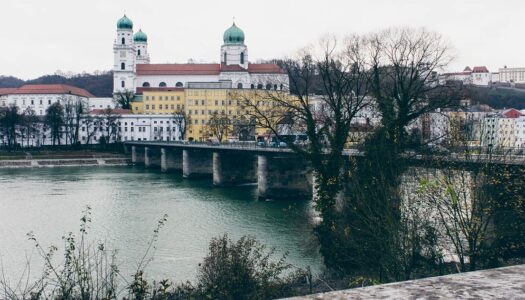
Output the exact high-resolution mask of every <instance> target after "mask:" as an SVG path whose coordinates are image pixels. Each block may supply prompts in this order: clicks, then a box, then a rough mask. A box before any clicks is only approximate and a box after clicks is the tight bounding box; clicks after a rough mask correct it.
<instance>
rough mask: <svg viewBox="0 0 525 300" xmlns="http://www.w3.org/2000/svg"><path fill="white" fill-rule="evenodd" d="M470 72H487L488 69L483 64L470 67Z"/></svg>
mask: <svg viewBox="0 0 525 300" xmlns="http://www.w3.org/2000/svg"><path fill="white" fill-rule="evenodd" d="M472 73H489V69H487V67H485V66H481V67H474V69H472Z"/></svg>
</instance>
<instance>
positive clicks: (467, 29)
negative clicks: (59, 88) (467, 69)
mask: <svg viewBox="0 0 525 300" xmlns="http://www.w3.org/2000/svg"><path fill="white" fill-rule="evenodd" d="M124 13H126V14H127V16H128V17H129V18H130V19H131V20H132V21H133V23H134V30H135V31H137V30H138V29H139V28H142V30H143V31H144V32H145V33H146V34H147V35H148V38H149V40H148V43H149V52H150V56H151V62H152V63H165V62H173V63H174V62H178V63H184V62H187V60H188V59H189V58H194V59H195V60H197V61H206V62H217V61H218V60H219V49H220V46H221V44H222V34H223V32H224V30H225V29H227V28H228V27H229V26H230V25H231V23H232V18H233V17H235V20H236V23H237V25H238V26H239V27H240V28H242V29H243V30H244V32H245V35H246V40H245V43H246V44H247V45H248V47H249V48H248V49H249V58H250V60H251V61H255V60H257V59H271V58H278V57H282V56H286V55H290V54H292V53H294V52H295V51H296V50H297V49H299V48H301V47H302V46H304V45H306V44H309V43H312V42H314V41H315V40H317V39H318V38H319V37H320V36H322V35H324V34H326V33H333V34H336V35H345V34H347V33H367V32H370V31H375V30H380V29H384V28H387V27H390V26H415V27H418V26H424V27H426V28H428V29H430V30H434V31H437V32H439V33H441V34H442V35H443V36H444V37H445V38H446V39H447V40H448V41H449V42H450V44H451V45H452V46H453V47H454V50H455V51H454V53H455V57H456V59H455V61H454V62H453V63H452V64H451V65H450V67H449V69H450V70H459V69H463V67H464V66H466V65H469V66H473V65H486V66H487V67H488V68H489V70H491V71H497V68H499V67H502V66H503V65H508V66H509V67H511V66H514V67H525V30H524V28H525V26H524V23H525V18H524V15H525V0H360V1H355V0H295V1H292V0H260V1H248V0H243V1H240V0H239V1H237V0H190V1H183V0H149V1H138V0H111V1H110V0H89V1H88V0H82V1H80V0H1V1H0V37H1V38H2V42H1V43H0V75H13V76H17V77H20V78H23V79H30V78H35V77H38V76H41V75H44V74H52V73H54V72H55V71H56V70H62V71H73V72H82V71H87V72H92V71H94V70H109V69H111V68H112V65H113V50H112V46H113V41H114V39H115V32H116V22H117V20H118V19H119V18H120V17H121V16H122V15H123V14H124Z"/></svg>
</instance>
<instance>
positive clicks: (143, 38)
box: [133, 29, 148, 43]
mask: <svg viewBox="0 0 525 300" xmlns="http://www.w3.org/2000/svg"><path fill="white" fill-rule="evenodd" d="M133 41H134V42H144V43H147V42H148V36H147V35H146V34H145V33H144V32H142V29H139V31H138V32H137V33H135V34H134V35H133Z"/></svg>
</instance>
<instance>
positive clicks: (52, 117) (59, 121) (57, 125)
mask: <svg viewBox="0 0 525 300" xmlns="http://www.w3.org/2000/svg"><path fill="white" fill-rule="evenodd" d="M45 120H46V125H47V126H48V127H49V129H50V130H51V139H52V141H53V146H55V144H58V145H60V140H61V137H62V130H61V129H62V126H63V125H64V108H63V106H62V105H61V104H60V102H55V103H53V104H51V106H49V107H48V108H47V109H46V117H45Z"/></svg>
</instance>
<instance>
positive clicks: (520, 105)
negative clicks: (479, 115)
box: [470, 86, 525, 109]
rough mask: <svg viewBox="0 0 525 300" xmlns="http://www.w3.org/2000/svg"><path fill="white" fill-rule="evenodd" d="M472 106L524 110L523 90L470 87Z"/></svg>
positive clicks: (524, 92) (524, 95) (524, 97)
mask: <svg viewBox="0 0 525 300" xmlns="http://www.w3.org/2000/svg"><path fill="white" fill-rule="evenodd" d="M470 98H471V99H472V103H473V104H487V105H489V106H490V107H492V108H495V109H503V108H516V109H525V90H522V89H514V88H506V87H497V88H488V87H474V86H471V87H470Z"/></svg>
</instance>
